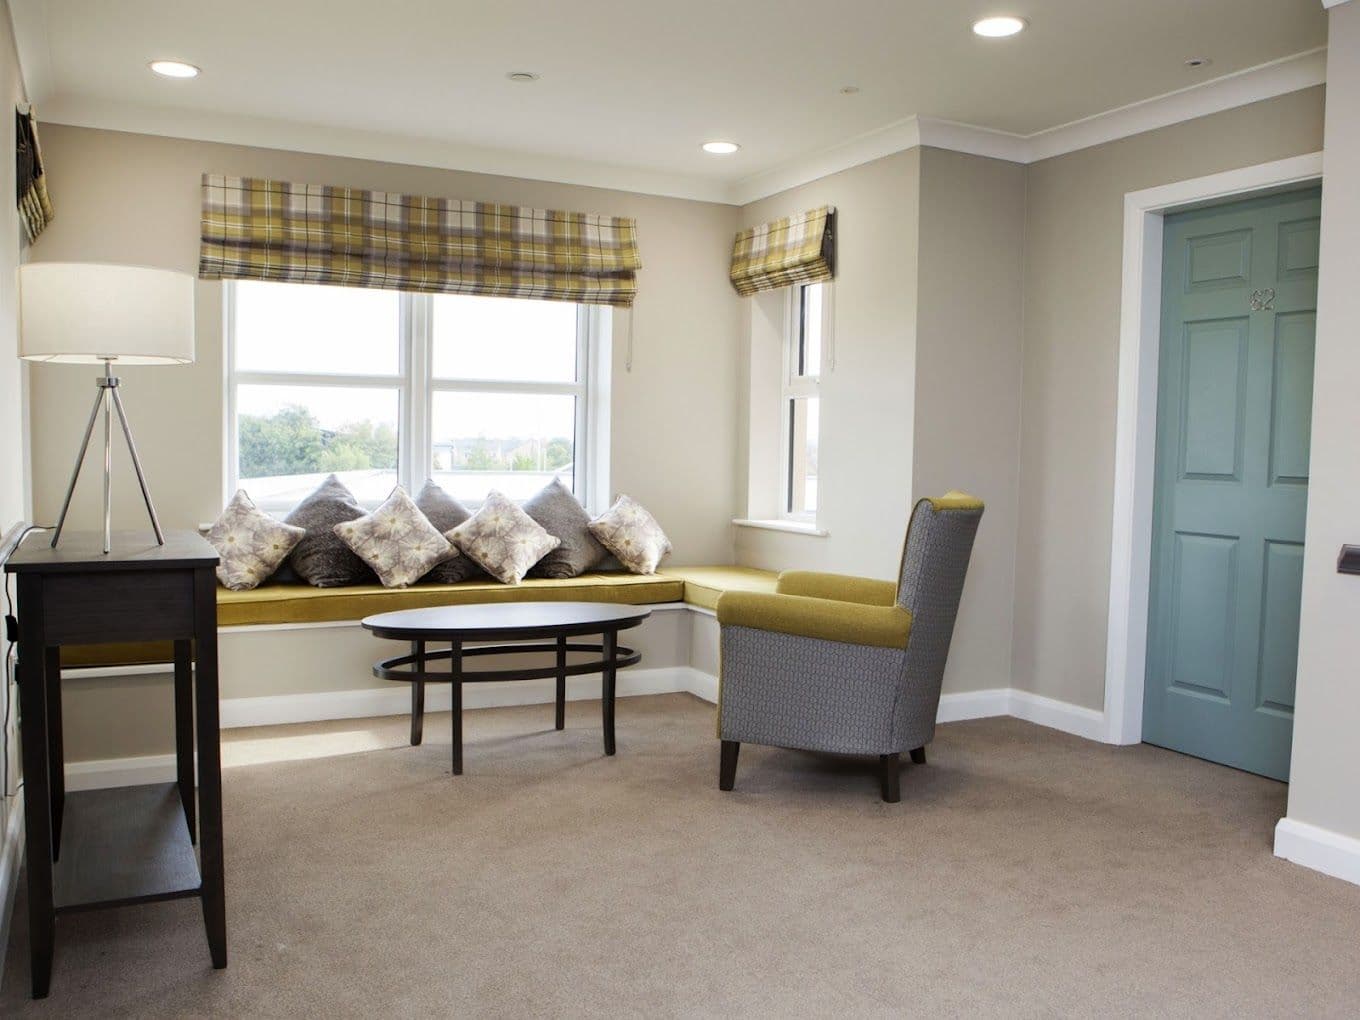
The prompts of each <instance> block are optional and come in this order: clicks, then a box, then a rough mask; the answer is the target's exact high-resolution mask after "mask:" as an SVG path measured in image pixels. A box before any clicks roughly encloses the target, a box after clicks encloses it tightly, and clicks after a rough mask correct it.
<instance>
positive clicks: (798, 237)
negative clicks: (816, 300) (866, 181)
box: [732, 205, 836, 296]
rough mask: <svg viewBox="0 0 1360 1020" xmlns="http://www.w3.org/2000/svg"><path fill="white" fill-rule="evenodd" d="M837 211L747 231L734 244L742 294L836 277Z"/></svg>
mask: <svg viewBox="0 0 1360 1020" xmlns="http://www.w3.org/2000/svg"><path fill="white" fill-rule="evenodd" d="M835 227H836V210H835V209H833V208H832V207H830V206H825V205H824V206H822V207H821V208H820V209H811V210H809V211H808V212H805V213H799V214H797V215H796V216H785V217H784V218H783V219H778V220H773V221H771V222H770V223H762V224H761V225H760V226H758V227H751V228H750V229H748V230H743V231H742V232H741V233H739V234H738V235H737V239H736V240H735V241H734V242H733V243H732V285H733V286H734V287H736V288H737V293H738V294H741V295H742V296H746V295H749V294H755V293H756V292H758V291H762V290H774V289H775V288H777V287H787V286H789V285H790V284H794V283H818V282H820V281H822V280H829V279H831V278H832V277H833V276H834V275H835V267H836V237H835Z"/></svg>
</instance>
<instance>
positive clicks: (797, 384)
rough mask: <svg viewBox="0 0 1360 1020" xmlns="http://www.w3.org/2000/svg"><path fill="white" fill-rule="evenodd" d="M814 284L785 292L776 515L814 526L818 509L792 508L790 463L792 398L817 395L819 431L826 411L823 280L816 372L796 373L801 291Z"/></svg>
mask: <svg viewBox="0 0 1360 1020" xmlns="http://www.w3.org/2000/svg"><path fill="white" fill-rule="evenodd" d="M809 286H817V285H816V284H795V285H794V286H792V287H790V288H788V294H787V296H786V298H785V302H784V367H783V384H782V386H781V387H780V394H779V397H780V399H779V437H780V442H779V451H780V454H779V460H780V466H779V518H780V520H784V521H792V522H796V523H799V524H805V525H815V524H816V523H817V513H818V511H817V510H793V509H791V504H792V502H793V462H794V457H795V453H794V448H793V443H794V435H793V401H795V400H797V399H799V398H804V397H816V398H818V431H819V433H820V429H821V413H822V412H823V411H824V410H825V408H823V407H822V406H821V400H820V398H821V395H822V392H821V383H822V373H823V372H825V371H826V370H827V367H828V358H829V356H830V336H831V332H830V329H831V321H832V315H831V301H832V298H831V287H832V285H831V283H830V282H827V283H823V284H821V285H820V286H821V287H822V323H821V326H822V348H821V359H820V364H819V365H818V371H817V374H816V375H800V374H799V372H798V357H799V353H800V347H801V343H802V339H803V337H802V329H803V314H802V313H803V309H802V303H803V292H804V289H805V288H806V287H809ZM820 445H821V436H820V435H818V446H819V447H820ZM817 484H818V492H817V507H818V508H819V509H820V507H821V505H822V499H821V478H820V476H819V477H818V482H817Z"/></svg>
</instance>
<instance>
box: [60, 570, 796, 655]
mask: <svg viewBox="0 0 1360 1020" xmlns="http://www.w3.org/2000/svg"><path fill="white" fill-rule="evenodd" d="M775 579H776V575H775V574H774V573H773V572H771V571H767V570H756V569H754V568H751V567H735V566H732V567H667V568H666V569H664V570H662V571H661V572H660V573H657V574H649V575H644V574H629V573H623V572H613V571H611V572H607V573H590V574H582V575H581V576H580V577H572V578H563V579H545V578H532V577H531V578H526V579H525V580H524V581H523V582H522V583H520V584H501V583H500V582H498V581H490V580H474V581H463V582H460V583H459V584H421V585H414V586H412V587H410V588H383V587H381V586H380V585H376V584H366V585H354V586H352V587H344V588H313V587H312V586H310V585H307V584H267V585H264V586H263V587H260V588H255V589H253V590H251V591H229V590H227V589H226V588H221V587H219V588H218V589H217V625H218V627H246V626H262V625H278V624H290V623H327V622H333V621H342V620H360V619H362V618H363V617H365V616H369V615H371V614H373V613H385V612H389V611H391V610H396V609H417V608H422V607H425V606H461V605H469V604H475V603H485V602H537V601H547V602H617V603H623V604H625V605H657V604H660V603H665V602H687V603H689V604H691V605H695V606H699V607H701V608H703V609H708V610H712V609H714V608H715V607H716V606H717V604H718V596H719V595H721V594H722V593H723V592H724V591H770V592H772V591H774V589H775ZM171 659H172V655H171V647H170V645H169V643H168V642H143V643H135V644H118V645H84V646H71V647H67V648H63V649H62V651H61V663H62V665H63V666H67V667H88V666H130V665H145V664H148V663H161V662H170V661H171Z"/></svg>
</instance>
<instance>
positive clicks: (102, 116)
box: [39, 96, 728, 203]
mask: <svg viewBox="0 0 1360 1020" xmlns="http://www.w3.org/2000/svg"><path fill="white" fill-rule="evenodd" d="M39 112H40V114H41V117H42V120H43V121H45V122H47V123H54V124H68V125H71V126H73V127H88V128H102V129H104V130H108V131H127V132H131V133H134V134H144V135H160V136H163V137H167V138H187V139H192V140H194V141H200V142H221V143H225V144H229V145H249V146H254V147H258V148H265V149H283V150H287V151H289V152H309V153H315V154H318V155H323V156H343V157H348V158H351V159H371V160H377V161H380V162H383V163H406V164H410V165H412V166H425V167H437V168H440V169H445V170H460V171H463V172H466V173H482V174H495V175H497V176H501V177H518V178H521V179H525V180H534V181H548V182H553V183H557V184H575V185H580V186H582V187H590V188H608V189H611V190H615V191H630V192H636V193H639V194H644V195H661V196H664V197H667V198H687V199H694V200H696V201H701V202H720V203H726V202H727V201H728V196H727V192H728V184H727V182H725V181H722V180H719V179H707V178H703V177H692V176H685V175H680V174H665V173H658V172H656V171H652V170H647V169H644V168H640V167H628V166H616V165H612V164H607V163H593V162H590V161H587V160H577V159H570V158H566V157H559V156H544V155H542V154H538V153H533V152H516V151H512V150H504V149H490V148H481V147H478V146H470V145H459V144H457V143H455V142H446V141H440V140H439V139H435V138H416V137H411V136H406V135H393V134H387V135H384V134H378V133H375V132H372V131H355V130H353V129H350V128H340V127H330V126H326V125H321V124H305V123H300V122H293V121H285V120H272V119H268V118H264V117H242V116H234V115H232V114H219V113H211V112H203V111H197V110H177V109H170V108H166V107H154V106H134V105H130V104H126V103H112V102H104V101H100V100H72V99H67V98H63V97H60V96H58V97H56V98H53V99H48V100H47V101H46V102H44V103H43V106H42V109H41V110H40V111H39Z"/></svg>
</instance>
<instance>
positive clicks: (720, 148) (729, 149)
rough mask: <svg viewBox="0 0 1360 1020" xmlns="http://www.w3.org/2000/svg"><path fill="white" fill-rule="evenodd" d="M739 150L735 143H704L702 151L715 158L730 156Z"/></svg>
mask: <svg viewBox="0 0 1360 1020" xmlns="http://www.w3.org/2000/svg"><path fill="white" fill-rule="evenodd" d="M740 148H741V146H740V145H738V144H737V143H736V142H704V151H705V152H711V153H713V155H715V156H730V155H731V154H732V153H734V152H736V151H737V150H738V149H740Z"/></svg>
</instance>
